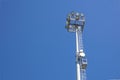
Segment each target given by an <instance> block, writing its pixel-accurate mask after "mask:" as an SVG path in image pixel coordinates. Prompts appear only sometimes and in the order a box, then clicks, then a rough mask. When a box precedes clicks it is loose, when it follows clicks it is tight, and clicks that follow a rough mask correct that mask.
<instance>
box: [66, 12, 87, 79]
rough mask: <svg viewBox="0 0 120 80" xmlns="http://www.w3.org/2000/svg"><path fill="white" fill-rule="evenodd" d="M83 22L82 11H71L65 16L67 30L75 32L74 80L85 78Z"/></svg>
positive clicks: (85, 62) (85, 61) (85, 60)
mask: <svg viewBox="0 0 120 80" xmlns="http://www.w3.org/2000/svg"><path fill="white" fill-rule="evenodd" d="M84 24H85V17H84V15H83V13H78V12H71V13H70V14H68V16H67V18H66V26H65V27H66V29H67V31H68V32H75V33H76V80H86V67H87V59H86V56H85V53H84V51H83V42H82V33H83V29H84Z"/></svg>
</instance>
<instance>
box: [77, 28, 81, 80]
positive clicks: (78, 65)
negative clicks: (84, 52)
mask: <svg viewBox="0 0 120 80" xmlns="http://www.w3.org/2000/svg"><path fill="white" fill-rule="evenodd" d="M78 32H79V30H78V28H76V69H77V72H76V73H77V76H76V77H77V80H80V64H79V61H78V54H79V37H78V36H79V34H78Z"/></svg>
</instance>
